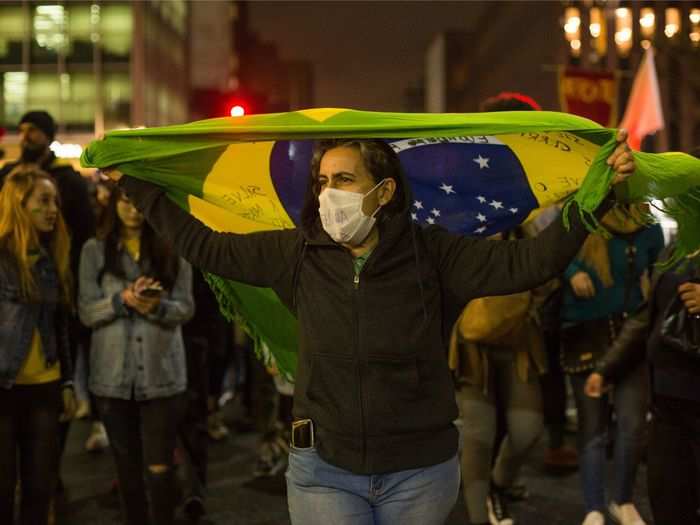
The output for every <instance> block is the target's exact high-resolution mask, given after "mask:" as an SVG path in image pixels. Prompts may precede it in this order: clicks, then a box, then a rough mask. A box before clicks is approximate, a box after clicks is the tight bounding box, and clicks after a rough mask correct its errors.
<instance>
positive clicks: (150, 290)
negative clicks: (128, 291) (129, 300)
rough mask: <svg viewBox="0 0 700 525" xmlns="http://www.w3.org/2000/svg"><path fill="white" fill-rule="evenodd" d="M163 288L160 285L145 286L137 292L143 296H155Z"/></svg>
mask: <svg viewBox="0 0 700 525" xmlns="http://www.w3.org/2000/svg"><path fill="white" fill-rule="evenodd" d="M162 291H163V288H162V287H161V286H147V287H146V288H144V289H143V290H141V291H140V292H139V295H143V296H144V297H156V296H158V295H160V294H161V292H162Z"/></svg>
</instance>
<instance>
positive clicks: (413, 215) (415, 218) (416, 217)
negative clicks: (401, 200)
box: [411, 213, 418, 221]
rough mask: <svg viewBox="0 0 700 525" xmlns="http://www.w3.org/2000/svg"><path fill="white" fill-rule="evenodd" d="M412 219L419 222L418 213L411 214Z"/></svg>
mask: <svg viewBox="0 0 700 525" xmlns="http://www.w3.org/2000/svg"><path fill="white" fill-rule="evenodd" d="M411 219H413V220H414V221H417V220H418V214H417V213H412V214H411Z"/></svg>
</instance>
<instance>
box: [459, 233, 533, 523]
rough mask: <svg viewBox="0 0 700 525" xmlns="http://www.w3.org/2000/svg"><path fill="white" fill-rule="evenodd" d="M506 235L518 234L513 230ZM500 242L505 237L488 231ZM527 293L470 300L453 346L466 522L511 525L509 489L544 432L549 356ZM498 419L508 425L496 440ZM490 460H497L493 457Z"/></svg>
mask: <svg viewBox="0 0 700 525" xmlns="http://www.w3.org/2000/svg"><path fill="white" fill-rule="evenodd" d="M505 235H506V238H508V239H516V238H519V237H522V232H521V230H520V229H517V230H516V231H514V232H511V233H510V234H509V233H506V234H505ZM491 238H492V239H493V242H501V241H502V240H503V235H502V234H498V235H494V236H492V237H491ZM537 304H538V296H537V294H535V293H534V292H532V291H526V292H520V293H517V294H511V295H505V296H499V297H481V298H479V299H474V300H472V301H471V302H470V303H469V304H468V305H467V307H466V308H465V309H464V311H463V313H462V316H461V317H460V319H459V320H458V321H457V324H456V325H455V328H454V331H453V337H452V341H451V344H450V367H451V368H454V369H455V370H456V375H457V382H458V385H459V387H458V401H459V404H460V409H461V411H460V412H461V417H462V487H463V491H464V500H465V503H466V506H467V515H468V517H469V523H472V524H474V525H482V524H491V525H513V524H514V523H515V519H514V518H513V516H512V514H511V512H510V510H509V506H508V497H507V496H506V494H507V491H508V490H509V489H511V488H512V487H513V486H514V485H515V483H516V480H517V478H518V474H519V472H520V469H521V467H522V465H523V464H524V462H525V460H526V459H527V457H528V454H529V453H530V451H531V450H532V448H533V447H534V445H535V444H536V443H537V439H538V438H539V436H540V434H541V432H542V392H541V389H540V383H539V376H540V374H542V373H543V372H544V371H545V367H546V361H547V360H546V357H545V354H544V346H543V341H542V334H541V331H540V328H539V326H538V324H537V322H536V318H535V316H534V312H535V311H536V306H537ZM498 419H501V420H502V421H504V423H505V425H504V426H505V428H504V432H503V434H504V435H503V437H502V439H500V440H498V441H496V438H497V430H498V428H497V427H498V423H497V422H498ZM494 458H495V463H494V462H493V460H494Z"/></svg>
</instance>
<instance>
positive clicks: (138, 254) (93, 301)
mask: <svg viewBox="0 0 700 525" xmlns="http://www.w3.org/2000/svg"><path fill="white" fill-rule="evenodd" d="M106 213H107V214H108V216H107V221H108V227H107V228H106V229H105V231H104V234H103V235H101V237H100V238H99V239H97V238H93V239H90V240H89V241H88V242H87V243H85V246H84V247H83V251H82V254H81V258H80V296H79V313H80V319H81V320H82V321H83V323H85V325H87V326H89V327H91V328H92V330H93V331H92V341H91V349H90V380H89V388H90V391H91V392H92V393H93V394H94V395H95V397H96V400H97V405H98V408H99V412H100V415H101V417H102V420H103V423H104V424H105V427H106V428H107V435H108V437H109V442H110V444H111V446H112V450H113V453H114V457H115V461H116V465H117V474H118V477H119V485H120V491H121V495H122V501H123V506H124V513H125V518H126V519H125V521H126V523H127V524H129V525H136V524H142V523H154V524H156V525H167V524H172V523H173V519H174V517H173V516H174V508H175V498H174V492H173V489H174V485H173V484H174V474H173V469H172V460H173V452H174V449H175V437H176V427H177V423H178V419H179V417H180V415H181V414H180V412H181V409H182V407H181V402H182V396H181V394H182V393H183V392H184V391H185V387H186V383H187V380H186V366H185V352H184V345H183V340H182V334H181V329H180V327H181V325H182V324H183V323H185V322H186V321H187V320H189V319H190V318H191V317H192V314H193V313H194V302H193V299H192V270H191V267H190V266H189V264H187V263H186V262H185V261H183V260H180V259H179V258H178V257H177V256H176V255H174V254H173V252H172V251H171V250H170V248H169V246H168V245H167V244H166V243H165V242H164V241H163V240H162V239H161V238H159V237H157V236H156V235H155V234H154V232H153V230H152V229H151V228H150V227H149V226H148V225H147V224H145V223H144V221H143V216H142V215H141V214H140V213H139V212H138V211H137V210H136V208H134V207H133V205H132V204H131V202H130V201H129V199H128V198H127V197H126V195H125V194H124V193H123V192H122V191H120V190H119V189H118V188H115V189H114V191H113V192H112V195H111V196H110V201H109V204H108V207H107V210H106ZM144 474H146V475H145V477H144ZM147 493H148V495H147ZM149 501H150V505H149ZM149 507H150V516H151V517H152V521H151V519H150V517H149Z"/></svg>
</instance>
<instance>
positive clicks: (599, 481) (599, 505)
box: [570, 366, 648, 512]
mask: <svg viewBox="0 0 700 525" xmlns="http://www.w3.org/2000/svg"><path fill="white" fill-rule="evenodd" d="M587 377H588V374H586V373H583V374H572V375H571V376H570V379H571V388H572V389H573V391H574V397H575V399H576V410H577V412H578V453H579V458H580V468H581V484H582V488H583V499H584V504H585V507H586V512H591V511H594V510H597V511H603V510H604V509H605V461H606V455H605V453H606V443H607V431H608V424H609V421H610V404H609V401H608V395H603V396H602V397H599V398H592V397H588V396H587V395H586V394H585V393H584V391H583V387H584V385H585V383H586V379H587ZM647 390H648V388H647V374H646V368H645V367H643V366H639V367H637V368H636V369H635V370H634V371H632V372H630V373H628V374H627V375H626V376H625V377H624V378H623V379H621V380H620V381H618V382H617V383H616V384H615V387H614V390H613V405H614V407H615V415H616V418H617V428H616V436H615V451H614V463H615V484H614V485H613V487H612V494H611V496H612V497H611V499H612V500H613V501H614V502H615V503H618V504H624V503H631V502H632V492H633V489H634V482H635V478H636V476H637V467H638V466H639V461H640V448H641V447H640V445H641V442H642V437H643V432H644V425H645V418H646V413H647Z"/></svg>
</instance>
